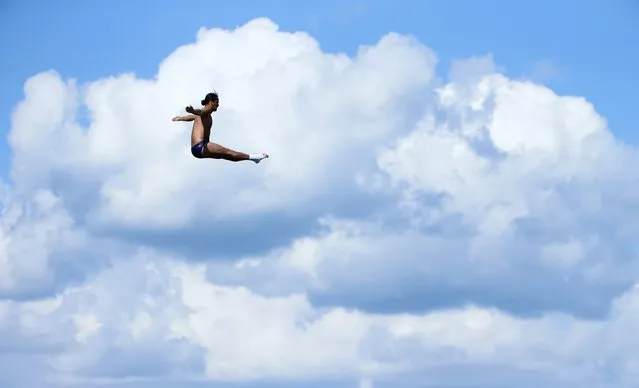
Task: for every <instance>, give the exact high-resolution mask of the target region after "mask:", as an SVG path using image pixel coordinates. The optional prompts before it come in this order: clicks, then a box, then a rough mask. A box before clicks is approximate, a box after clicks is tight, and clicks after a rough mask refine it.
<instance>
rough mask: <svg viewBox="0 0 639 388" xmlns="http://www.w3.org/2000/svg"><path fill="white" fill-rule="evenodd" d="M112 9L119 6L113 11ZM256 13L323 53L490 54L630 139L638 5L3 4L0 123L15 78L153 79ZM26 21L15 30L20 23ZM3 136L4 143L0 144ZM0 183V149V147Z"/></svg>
mask: <svg viewBox="0 0 639 388" xmlns="http://www.w3.org/2000/svg"><path fill="white" fill-rule="evenodd" d="M120 6H121V7H122V8H120ZM260 16H265V17H269V18H271V19H273V20H274V21H275V22H276V23H278V24H279V25H280V27H281V28H282V29H284V30H298V29H300V30H305V31H308V32H309V33H311V34H312V35H313V36H314V37H315V38H316V39H318V41H319V42H320V44H321V46H322V48H323V49H324V50H326V51H329V52H346V53H349V54H352V53H354V52H355V50H356V49H357V47H358V46H359V45H363V44H371V43H374V42H376V41H377V40H378V39H379V37H380V36H382V35H384V34H385V33H387V32H390V31H395V32H399V33H403V34H412V35H415V36H416V37H417V38H418V39H419V40H420V41H422V42H423V43H424V44H426V45H428V46H429V47H431V48H433V49H434V50H435V51H436V52H437V53H438V55H439V57H440V60H441V66H440V68H441V69H442V71H443V72H444V75H445V72H446V71H447V70H446V69H448V63H449V61H450V60H452V59H455V58H466V57H469V56H481V55H485V54H488V53H490V54H492V55H493V58H494V60H495V62H496V63H497V65H498V66H500V68H502V69H503V71H504V72H505V73H506V74H508V75H510V76H513V77H533V78H534V79H535V80H538V81H541V82H543V83H545V84H547V85H548V86H550V87H552V88H553V89H554V90H556V91H557V92H558V93H559V94H573V95H579V96H584V97H585V98H587V99H588V100H589V101H591V102H593V103H594V104H595V105H596V106H597V109H598V111H599V112H601V113H602V114H603V115H604V116H605V117H606V118H607V119H608V120H609V122H610V128H611V129H612V131H613V132H614V133H615V134H617V135H618V136H619V138H621V139H623V140H626V141H630V142H633V143H634V142H636V141H637V139H639V134H638V133H639V132H637V131H636V130H635V128H636V125H634V123H636V122H637V121H638V120H639V111H638V110H637V109H635V105H634V102H633V101H634V98H633V96H635V95H636V85H639V72H637V71H636V69H637V68H639V51H637V50H634V49H632V47H633V42H637V41H638V40H639V23H638V22H637V21H638V20H639V5H637V3H636V1H633V0H615V1H598V0H562V1H553V0H540V1H534V2H527V1H514V2H503V1H498V0H487V1H468V0H449V1H433V0H425V1H422V2H420V3H410V5H409V3H408V2H397V1H382V0H372V1H367V2H357V1H344V0H326V1H322V2H317V3H314V2H298V1H285V0H277V1H275V0H268V1H257V0H255V1H253V0H238V1H233V2H214V3H210V4H209V3H204V2H200V1H190V0H185V1H179V2H178V1H165V2H162V4H158V3H157V2H152V1H144V0H141V1H136V2H124V1H113V2H85V1H78V0H70V1H65V2H63V3H54V2H49V1H42V0H36V1H34V2H29V3H24V2H18V1H9V0H7V1H4V2H2V12H1V14H0V47H2V48H3V51H4V52H5V53H9V55H6V56H5V59H3V71H2V73H1V74H0V82H1V84H2V85H3V87H2V92H1V95H0V114H1V116H0V117H1V118H2V120H1V121H0V125H1V127H0V128H2V131H3V133H6V132H7V131H8V128H9V125H10V113H11V110H12V108H13V106H14V105H15V104H16V103H17V101H19V100H20V98H21V96H22V93H23V92H22V87H23V84H24V81H25V79H26V78H28V77H29V76H31V75H34V74H36V73H38V72H40V71H44V70H48V69H55V70H57V71H58V72H60V73H61V75H62V76H63V77H72V78H77V79H78V80H79V81H80V82H86V81H89V80H92V79H96V78H100V77H104V76H107V75H114V74H119V73H123V72H134V73H135V74H137V75H138V76H139V77H153V76H154V74H155V72H156V71H157V64H158V63H159V61H160V60H161V59H162V58H164V57H165V56H166V55H168V53H170V52H171V51H172V50H173V48H175V47H176V46H178V45H181V44H184V43H187V42H189V41H191V40H192V39H193V37H194V35H195V33H196V32H197V30H198V29H199V28H200V27H207V28H210V27H221V28H232V27H236V26H238V25H241V24H243V23H245V22H246V21H248V20H250V19H252V18H255V17H260ZM27 20H28V23H26V24H25V21H27ZM4 137H5V136H3V138H4ZM0 155H2V156H1V157H0V172H1V173H2V174H1V175H0V176H4V177H5V178H6V177H7V167H8V161H9V151H8V148H7V145H6V142H4V141H3V142H0Z"/></svg>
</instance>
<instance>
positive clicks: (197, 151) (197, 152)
mask: <svg viewBox="0 0 639 388" xmlns="http://www.w3.org/2000/svg"><path fill="white" fill-rule="evenodd" d="M204 146H206V141H204V140H202V141H201V142H198V143H196V144H193V145H192V146H191V154H193V156H195V157H196V158H201V157H202V149H203V148H204Z"/></svg>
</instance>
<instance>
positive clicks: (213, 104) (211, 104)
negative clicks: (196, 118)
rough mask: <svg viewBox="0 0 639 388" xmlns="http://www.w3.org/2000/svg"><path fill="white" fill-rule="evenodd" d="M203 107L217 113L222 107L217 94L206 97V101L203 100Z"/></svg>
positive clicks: (209, 94)
mask: <svg viewBox="0 0 639 388" xmlns="http://www.w3.org/2000/svg"><path fill="white" fill-rule="evenodd" d="M202 105H203V106H204V107H205V108H210V109H211V111H213V112H215V111H216V110H217V107H218V106H219V105H220V98H219V97H218V95H217V93H208V94H207V95H206V96H204V100H202Z"/></svg>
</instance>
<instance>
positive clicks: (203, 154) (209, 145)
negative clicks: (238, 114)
mask: <svg viewBox="0 0 639 388" xmlns="http://www.w3.org/2000/svg"><path fill="white" fill-rule="evenodd" d="M219 104H220V99H219V98H218V96H217V94H216V93H209V94H207V95H206V96H205V97H204V100H202V109H194V108H193V107H192V106H190V105H189V106H187V107H186V111H187V112H188V113H191V114H190V115H188V116H177V117H174V118H173V121H193V129H192V130H191V153H192V154H193V156H195V157H196V158H198V159H202V158H211V159H225V160H230V161H232V162H239V161H242V160H252V161H254V162H255V163H259V162H260V161H261V160H262V159H265V158H268V155H267V154H264V153H260V154H245V153H243V152H238V151H234V150H231V149H228V148H226V147H223V146H221V145H219V144H216V143H213V142H211V141H210V137H211V126H212V125H213V118H212V117H211V113H212V112H215V111H217V107H218V106H219Z"/></svg>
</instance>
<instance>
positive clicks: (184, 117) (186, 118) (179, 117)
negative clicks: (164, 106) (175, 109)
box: [172, 115, 196, 121]
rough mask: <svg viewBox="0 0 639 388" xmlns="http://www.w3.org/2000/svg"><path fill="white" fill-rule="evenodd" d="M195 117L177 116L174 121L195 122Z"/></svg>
mask: <svg viewBox="0 0 639 388" xmlns="http://www.w3.org/2000/svg"><path fill="white" fill-rule="evenodd" d="M195 117H196V116H195V115H187V116H175V117H174V118H173V119H172V120H173V121H193V120H195Z"/></svg>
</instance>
